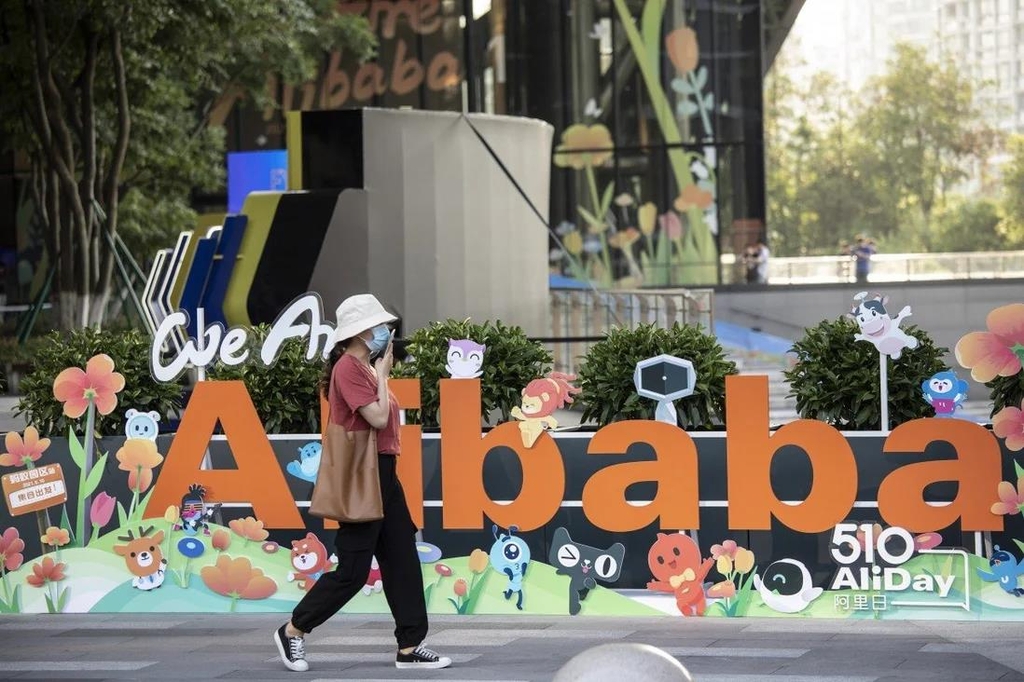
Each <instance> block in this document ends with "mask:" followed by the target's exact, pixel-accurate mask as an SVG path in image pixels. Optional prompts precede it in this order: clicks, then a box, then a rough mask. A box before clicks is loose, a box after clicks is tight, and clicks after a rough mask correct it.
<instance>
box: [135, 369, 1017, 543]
mask: <svg viewBox="0 0 1024 682" xmlns="http://www.w3.org/2000/svg"><path fill="white" fill-rule="evenodd" d="M391 385H392V387H393V389H394V391H395V394H396V395H397V397H398V399H399V404H400V405H401V407H402V408H403V409H415V408H417V407H419V404H420V398H419V381H418V380H415V379H402V380H393V381H392V382H391ZM440 414H441V439H440V440H441V471H442V472H443V475H442V477H441V485H442V498H443V527H444V528H446V529H468V530H479V529H483V528H485V527H486V526H487V524H489V523H496V524H498V525H499V526H503V527H508V526H509V525H511V524H515V525H517V526H519V528H521V529H522V530H524V531H527V530H532V529H535V528H539V527H541V526H543V525H544V524H546V523H547V522H548V521H550V520H551V519H552V518H553V517H554V515H555V514H556V513H557V511H558V509H559V506H560V505H561V503H562V500H563V495H564V492H565V466H564V463H563V460H562V455H561V452H560V451H559V449H558V446H557V444H556V443H555V441H554V439H553V438H552V437H551V435H550V434H548V433H543V434H541V436H540V438H539V439H538V440H537V442H536V443H535V444H534V446H533V447H532V448H529V449H527V448H525V447H524V446H523V443H522V439H521V438H520V435H519V429H518V427H517V426H516V425H515V424H502V425H500V426H498V427H496V428H494V429H493V430H491V431H490V432H488V433H486V434H483V433H481V429H480V427H479V424H480V382H479V380H473V379H458V380H455V379H442V380H441V409H440ZM726 421H727V423H728V424H730V425H731V427H730V428H729V429H728V431H727V433H726V451H727V468H728V471H729V472H735V473H734V475H730V476H729V477H728V497H729V505H728V519H729V528H730V529H732V530H770V529H771V523H772V518H773V517H774V518H775V519H778V521H779V522H780V523H782V524H783V525H785V526H787V527H789V528H791V529H793V530H796V531H799V532H803V533H820V532H824V531H828V530H831V529H832V528H833V527H834V526H835V525H836V524H837V523H840V522H842V521H843V520H844V519H846V518H847V517H848V515H849V513H850V510H851V509H852V507H853V502H854V500H855V498H856V495H857V478H858V477H857V464H856V461H855V459H854V455H853V451H852V449H851V448H850V445H849V443H848V442H847V440H846V438H845V437H844V436H843V434H842V433H840V432H839V431H838V430H836V429H834V428H832V427H831V426H829V425H827V424H825V423H824V422H819V421H814V420H807V419H801V420H797V421H795V422H792V423H790V424H787V425H785V426H783V427H782V428H781V429H779V430H778V431H776V432H774V433H772V432H771V431H770V429H769V422H768V379H767V377H761V376H731V377H728V378H727V379H726ZM218 422H220V424H221V425H222V426H223V429H224V434H225V437H226V439H227V441H228V443H229V445H230V446H231V450H232V452H233V453H235V459H236V462H237V465H238V468H237V469H221V470H213V471H211V470H203V469H201V468H200V463H201V462H202V459H203V455H204V454H205V452H206V448H207V446H208V444H209V441H210V438H211V436H212V435H213V433H214V429H215V427H216V425H217V423H218ZM935 442H946V443H949V444H950V445H952V446H953V448H955V450H956V458H955V459H942V460H934V461H925V462H915V463H910V464H904V465H902V466H900V467H899V468H897V469H895V470H894V471H892V472H891V473H890V474H889V475H888V476H887V477H886V478H885V479H884V480H883V481H882V484H881V486H880V487H879V490H878V507H879V512H880V514H881V516H882V519H884V520H885V522H886V523H887V524H889V525H893V526H900V527H903V528H906V529H908V530H910V531H912V532H928V531H934V530H938V529H941V528H945V527H947V526H949V525H951V524H953V523H955V522H957V521H959V522H960V524H961V527H962V528H963V530H964V531H968V532H969V531H998V530H1002V528H1003V517H1001V516H997V515H995V514H993V513H992V512H991V509H990V507H991V498H992V491H994V490H995V489H996V486H998V484H999V481H1000V480H1001V454H1000V448H999V444H998V442H997V441H996V439H995V437H994V436H993V435H992V434H991V433H990V432H988V431H987V430H986V429H984V428H982V427H981V426H979V425H977V424H972V423H970V422H966V421H961V420H957V419H917V420H914V421H911V422H907V423H905V424H902V425H900V426H899V427H897V428H896V429H894V430H893V431H892V433H891V434H890V435H889V436H888V438H886V441H885V446H884V452H885V454H886V456H889V457H893V458H895V459H898V458H900V457H903V456H908V455H920V454H921V453H923V452H925V451H926V450H927V448H928V446H929V445H930V444H931V443H935ZM636 443H646V444H647V445H649V446H650V447H651V448H652V449H653V450H654V452H655V458H654V460H650V461H641V462H636V461H631V462H622V461H617V460H618V459H619V458H622V457H623V456H624V455H625V453H626V452H627V450H628V449H629V447H630V446H631V445H633V444H636ZM402 444H403V449H402V454H401V456H400V457H399V467H398V468H399V476H400V477H401V480H402V485H403V487H404V488H405V492H406V497H407V499H408V502H409V507H410V510H411V511H412V514H413V519H414V520H415V521H416V523H417V525H418V526H419V527H421V528H422V527H423V467H422V450H421V432H420V427H419V426H413V425H406V426H403V427H402ZM787 445H788V446H794V447H797V448H800V449H801V450H803V451H804V452H805V453H806V454H807V457H808V459H809V460H810V462H811V466H812V469H813V483H812V486H811V490H810V493H809V494H808V495H807V498H806V499H805V500H803V501H802V502H801V503H799V504H788V503H784V502H782V501H781V500H779V499H778V497H777V496H776V494H775V492H774V491H773V489H772V483H771V475H770V471H771V464H772V459H773V458H774V457H775V456H776V454H777V452H778V451H779V449H780V448H782V447H784V446H787ZM496 447H503V448H507V449H509V450H511V451H513V452H514V453H516V456H518V457H519V461H520V463H521V465H522V470H523V485H522V489H521V490H520V492H519V495H518V497H516V499H515V500H512V501H511V502H510V503H508V504H498V503H496V502H495V501H494V500H492V499H491V498H490V497H489V496H488V494H487V492H486V491H485V489H484V481H483V466H484V460H485V459H486V457H487V455H488V453H489V452H490V451H491V450H492V449H494V448H496ZM587 454H588V455H592V456H594V457H598V458H600V459H601V460H602V461H606V462H608V464H607V466H605V467H603V468H602V469H600V470H599V471H597V472H596V473H595V474H594V475H593V476H591V477H590V479H589V480H588V481H587V482H586V484H585V486H584V488H583V500H582V502H583V512H584V514H585V515H586V517H587V519H588V520H589V521H590V522H591V523H592V524H594V525H595V526H597V527H599V528H602V529H604V530H607V531H610V532H629V531H633V530H638V529H641V528H645V527H647V526H649V525H651V524H652V523H655V522H657V523H658V524H659V526H660V527H661V528H662V529H672V530H675V529H679V528H697V527H699V525H700V519H699V513H698V502H699V490H698V483H697V481H698V476H697V473H698V466H699V465H698V458H697V447H696V444H695V443H694V441H693V439H692V438H691V437H690V436H689V435H688V434H687V433H686V432H685V431H684V430H682V429H681V428H678V427H676V426H672V425H669V424H663V423H659V422H655V421H646V420H644V421H623V422H617V423H614V424H610V425H608V426H605V427H604V428H602V429H600V430H599V431H597V432H596V433H595V434H594V436H593V438H592V439H591V440H590V443H589V446H588V448H587ZM740 472H742V473H740ZM648 481H654V482H656V483H657V495H656V496H655V498H654V500H652V501H651V502H650V503H649V504H646V505H643V506H635V505H633V504H630V503H629V502H627V500H626V496H625V493H626V490H627V489H628V488H629V487H630V486H631V485H633V484H635V483H640V482H648ZM945 481H955V482H956V483H957V494H956V497H955V498H954V499H953V501H952V502H951V503H950V504H948V505H945V506H941V507H936V506H932V505H929V504H928V503H926V502H925V500H924V490H925V488H927V487H928V486H929V485H931V484H932V483H937V482H945ZM192 483H200V484H202V485H203V486H206V487H207V488H208V489H210V490H211V491H212V496H213V497H215V498H216V500H215V501H218V502H236V503H247V504H251V505H252V507H253V510H254V513H255V515H256V516H257V517H258V518H260V519H262V520H263V521H264V522H265V523H266V526H267V527H268V528H291V529H298V528H304V527H305V523H304V522H303V519H302V516H301V515H300V514H299V512H298V509H297V507H296V505H295V501H294V499H293V497H292V494H291V492H290V491H289V489H288V485H287V482H286V481H285V478H284V473H283V472H282V470H281V466H280V464H279V463H278V461H277V458H276V457H275V455H274V451H273V449H272V448H271V446H270V441H269V440H268V439H267V436H266V433H265V431H264V429H263V425H262V424H261V423H260V420H259V417H258V415H257V414H256V409H255V407H254V406H253V403H252V400H251V399H250V397H249V395H248V392H247V391H246V388H245V385H244V384H243V383H242V382H240V381H206V382H201V383H200V384H198V385H197V386H196V389H195V392H194V393H193V394H192V398H191V400H190V401H189V404H188V408H187V409H186V411H185V414H184V415H183V417H182V420H181V427H180V429H179V431H178V433H177V435H176V436H175V438H174V441H173V443H172V445H171V449H170V452H168V454H167V458H166V460H165V462H164V465H163V469H162V471H161V472H160V475H159V477H158V479H157V482H156V485H155V486H154V490H153V499H152V500H151V502H150V504H151V508H153V509H163V508H164V507H166V506H168V505H171V504H174V503H175V502H176V501H177V500H178V499H180V496H181V491H182V490H185V489H187V488H188V486H189V485H190V484H192ZM211 501H213V500H211ZM485 517H486V518H485ZM486 519H490V521H487V520H486Z"/></svg>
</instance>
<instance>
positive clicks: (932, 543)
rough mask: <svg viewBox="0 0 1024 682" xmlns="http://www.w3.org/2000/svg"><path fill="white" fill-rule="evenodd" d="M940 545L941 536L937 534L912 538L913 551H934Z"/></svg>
mask: <svg viewBox="0 0 1024 682" xmlns="http://www.w3.org/2000/svg"><path fill="white" fill-rule="evenodd" d="M940 544H942V536H941V535H939V534H938V533H921V534H920V535H915V536H914V549H916V550H919V551H920V550H922V549H935V548H936V547H938V546H939V545H940Z"/></svg>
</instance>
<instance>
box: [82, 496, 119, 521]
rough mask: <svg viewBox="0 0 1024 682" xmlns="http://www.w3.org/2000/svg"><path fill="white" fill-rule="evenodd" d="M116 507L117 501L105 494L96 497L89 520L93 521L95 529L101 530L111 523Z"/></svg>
mask: <svg viewBox="0 0 1024 682" xmlns="http://www.w3.org/2000/svg"><path fill="white" fill-rule="evenodd" d="M115 506H117V500H116V499H114V498H113V497H111V496H110V495H108V494H106V493H104V492H101V493H100V494H99V495H97V496H96V497H94V498H93V501H92V506H91V507H90V508H89V519H90V520H91V521H92V525H93V527H94V528H96V529H97V530H99V529H100V528H103V526H105V525H107V524H108V523H110V517H111V516H113V515H114V507H115Z"/></svg>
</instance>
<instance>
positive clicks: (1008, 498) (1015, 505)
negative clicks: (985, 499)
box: [992, 477, 1024, 516]
mask: <svg viewBox="0 0 1024 682" xmlns="http://www.w3.org/2000/svg"><path fill="white" fill-rule="evenodd" d="M998 493H999V501H998V502H996V503H995V504H993V505H992V513H993V514H999V515H1000V516H1002V515H1005V514H1021V513H1024V477H1021V478H1018V479H1017V487H1016V488H1015V487H1014V486H1013V484H1012V483H1010V482H1009V481H1002V482H1001V483H1000V484H999V488H998Z"/></svg>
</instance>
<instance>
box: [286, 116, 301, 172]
mask: <svg viewBox="0 0 1024 682" xmlns="http://www.w3.org/2000/svg"><path fill="white" fill-rule="evenodd" d="M284 115H285V126H286V129H285V144H286V145H287V146H288V189H290V190H296V189H305V187H304V186H303V184H302V112H301V111H286V112H285V114H284Z"/></svg>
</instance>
